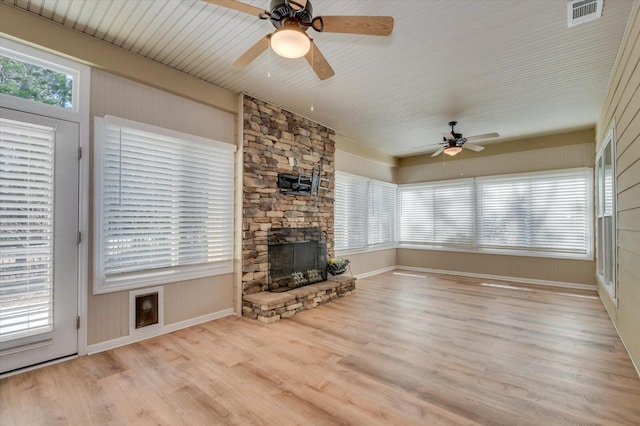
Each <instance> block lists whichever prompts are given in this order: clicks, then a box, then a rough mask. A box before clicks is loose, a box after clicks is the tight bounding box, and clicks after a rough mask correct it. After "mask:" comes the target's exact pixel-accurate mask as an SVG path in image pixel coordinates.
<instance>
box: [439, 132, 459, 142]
mask: <svg viewBox="0 0 640 426" xmlns="http://www.w3.org/2000/svg"><path fill="white" fill-rule="evenodd" d="M442 136H444V138H445V139H446V140H448V141H455V140H456V137H455V136H453V133H443V134H442Z"/></svg>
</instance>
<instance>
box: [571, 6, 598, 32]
mask: <svg viewBox="0 0 640 426" xmlns="http://www.w3.org/2000/svg"><path fill="white" fill-rule="evenodd" d="M602 1H603V0H574V1H572V2H569V3H568V4H567V26H569V27H573V26H576V25H578V24H583V23H585V22H589V21H593V20H594V19H598V18H599V17H600V16H602Z"/></svg>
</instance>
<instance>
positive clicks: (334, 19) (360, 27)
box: [312, 16, 393, 36]
mask: <svg viewBox="0 0 640 426" xmlns="http://www.w3.org/2000/svg"><path fill="white" fill-rule="evenodd" d="M312 26H313V29H314V30H316V31H320V32H325V33H345V34H366V35H377V36H388V35H389V34H391V31H393V18H392V17H391V16H320V17H317V18H315V19H314V20H313V23H312Z"/></svg>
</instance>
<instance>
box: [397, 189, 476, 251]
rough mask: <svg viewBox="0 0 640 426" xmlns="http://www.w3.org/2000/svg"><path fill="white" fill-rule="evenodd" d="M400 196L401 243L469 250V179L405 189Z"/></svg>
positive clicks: (471, 201) (471, 214)
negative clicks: (447, 246) (465, 247)
mask: <svg viewBox="0 0 640 426" xmlns="http://www.w3.org/2000/svg"><path fill="white" fill-rule="evenodd" d="M399 192H400V242H402V243H421V244H435V245H457V246H468V245H471V244H472V243H473V232H474V189H473V180H472V179H459V180H453V181H447V182H433V183H424V184H417V185H404V186H401V187H400V188H399Z"/></svg>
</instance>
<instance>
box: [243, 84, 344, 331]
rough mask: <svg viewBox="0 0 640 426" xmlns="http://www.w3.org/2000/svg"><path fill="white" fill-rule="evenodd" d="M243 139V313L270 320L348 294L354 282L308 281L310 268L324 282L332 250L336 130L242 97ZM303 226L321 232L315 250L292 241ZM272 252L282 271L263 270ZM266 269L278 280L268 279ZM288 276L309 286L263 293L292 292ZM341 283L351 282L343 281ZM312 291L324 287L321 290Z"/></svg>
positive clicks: (251, 98)
mask: <svg viewBox="0 0 640 426" xmlns="http://www.w3.org/2000/svg"><path fill="white" fill-rule="evenodd" d="M242 139H243V146H242V150H243V190H242V213H243V214H242V298H243V315H245V316H248V317H250V318H255V319H260V320H262V321H264V322H270V321H273V320H277V319H280V318H281V317H287V316H290V315H293V314H295V312H298V311H299V310H301V309H304V308H305V307H306V308H308V307H311V306H312V305H313V306H316V305H318V304H320V303H324V302H325V301H328V300H333V298H337V297H340V296H342V295H345V294H348V293H350V292H351V291H352V289H353V288H354V287H355V284H353V281H354V280H353V278H351V279H350V280H346V278H341V279H340V280H338V281H339V282H338V281H335V280H334V281H333V282H330V283H329V284H326V283H327V282H328V281H323V282H324V283H325V284H323V283H314V284H311V283H309V282H308V281H309V274H311V276H312V279H311V281H314V280H315V279H317V276H315V275H316V274H315V273H314V272H313V270H319V271H320V274H321V275H322V277H323V278H324V279H326V267H325V266H323V265H324V264H326V258H327V257H333V253H334V252H333V238H334V233H333V202H334V192H333V190H334V173H335V131H334V130H332V129H329V128H327V127H325V126H323V125H321V124H318V123H316V122H314V121H312V120H309V119H307V118H305V117H302V116H300V115H297V114H294V113H292V112H290V111H287V110H285V109H282V108H280V107H278V106H275V105H272V104H269V103H267V102H264V101H261V100H259V99H256V98H253V97H251V96H248V95H244V96H243V130H242ZM297 177H300V179H298V180H296V179H297ZM279 183H280V185H279ZM286 183H289V187H288V188H287V187H286V186H287V185H285V184H286ZM294 183H295V184H297V186H295V185H294ZM307 186H309V188H307ZM314 188H315V190H314ZM310 228H315V229H317V230H319V231H314V232H319V234H318V235H321V240H322V242H320V243H318V246H316V245H315V243H313V244H308V243H309V241H310V240H309V239H308V238H302V239H300V238H299V236H300V235H303V236H304V234H305V232H308V231H304V230H305V229H310ZM287 238H289V239H291V241H286V242H288V243H292V245H290V246H288V247H285V246H282V247H280V246H279V244H280V243H278V242H277V241H280V242H283V241H284V240H286V239H287ZM323 245H324V247H322V246H323ZM270 246H272V247H271V251H270ZM275 246H278V248H276V247H275ZM318 250H321V251H320V252H319V251H318ZM278 251H279V252H278ZM303 252H305V253H306V254H304V255H302V253H303ZM274 253H275V254H276V255H277V256H278V257H280V258H281V259H280V260H285V262H284V263H286V264H288V265H289V266H286V267H283V266H278V267H277V268H276V270H275V271H270V269H269V264H270V261H272V260H273V259H272V258H270V255H271V257H273V255H274ZM308 253H312V254H310V255H309V254H308ZM323 253H324V254H323ZM287 259H288V260H287ZM313 259H315V260H316V261H315V262H313ZM291 262H294V266H291ZM296 262H302V264H301V265H295V263H296ZM295 269H297V270H295ZM271 272H276V273H277V274H280V275H279V277H276V278H275V279H274V276H273V274H272V273H271ZM295 273H298V274H295ZM300 273H301V274H300ZM293 274H295V275H296V276H297V278H298V284H301V283H302V284H310V285H304V286H302V287H300V288H294V289H292V290H289V291H286V292H283V293H274V292H269V290H270V288H271V289H273V288H280V289H281V288H284V287H287V289H288V288H290V287H291V286H293V287H297V285H296V284H295V278H292V276H293ZM292 279H293V280H294V281H293V283H292V282H291V280H292ZM305 280H306V281H307V283H304V281H305ZM345 280H346V281H350V282H351V284H345V283H343V281H345ZM329 281H331V280H329ZM314 286H324V287H322V288H323V289H322V290H320V289H318V288H317V287H314ZM325 287H326V288H325ZM314 291H315V293H313V292H314ZM307 293H308V294H307ZM321 293H322V294H321ZM281 295H282V296H281ZM284 295H286V296H284ZM285 299H286V300H285ZM316 299H317V300H316ZM265 300H266V302H265Z"/></svg>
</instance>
